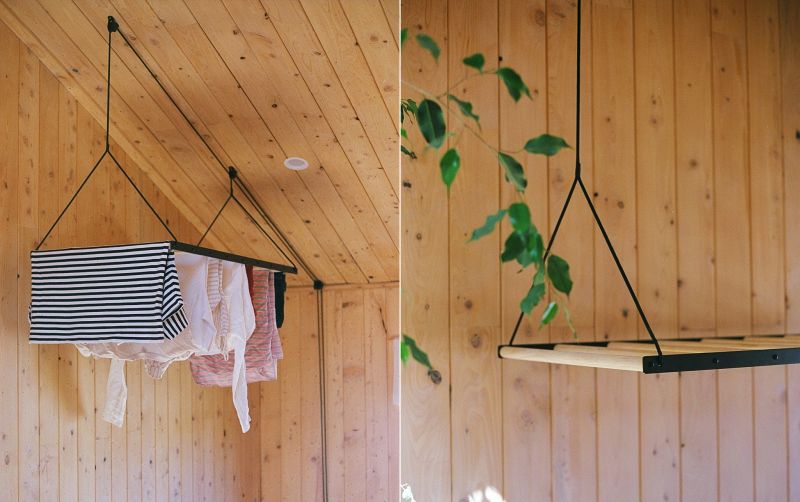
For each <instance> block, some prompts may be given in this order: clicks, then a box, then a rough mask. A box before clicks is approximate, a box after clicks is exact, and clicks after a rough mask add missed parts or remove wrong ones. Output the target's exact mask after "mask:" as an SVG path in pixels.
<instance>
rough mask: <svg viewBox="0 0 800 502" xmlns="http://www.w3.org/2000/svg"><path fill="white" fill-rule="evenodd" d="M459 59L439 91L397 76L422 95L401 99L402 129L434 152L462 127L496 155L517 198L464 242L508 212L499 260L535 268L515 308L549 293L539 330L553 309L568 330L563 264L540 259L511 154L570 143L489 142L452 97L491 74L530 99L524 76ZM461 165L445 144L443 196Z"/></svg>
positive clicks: (474, 117)
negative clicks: (415, 133) (457, 70)
mask: <svg viewBox="0 0 800 502" xmlns="http://www.w3.org/2000/svg"><path fill="white" fill-rule="evenodd" d="M407 39H408V29H407V28H406V29H403V30H402V34H401V40H402V41H401V46H402V45H403V43H404V42H405V41H406V40H407ZM414 39H415V40H416V42H417V45H418V46H419V47H420V48H421V49H423V50H424V51H426V52H428V53H429V54H430V55H431V57H433V59H434V61H435V62H436V63H438V61H439V56H440V55H441V52H442V51H441V49H440V48H439V45H438V44H437V43H436V41H435V40H434V39H433V38H432V37H430V36H429V35H427V34H425V33H417V34H416V36H415V37H414ZM404 50H405V49H404ZM462 63H463V64H464V65H465V66H466V67H467V68H469V71H468V72H467V74H466V75H464V76H463V77H462V78H460V79H459V80H458V81H456V82H455V83H454V84H452V85H451V86H449V87H448V88H447V89H445V90H444V91H443V92H441V93H435V92H431V91H429V90H427V89H423V88H421V87H419V86H417V85H415V84H414V83H411V82H408V81H406V80H402V84H403V86H404V87H405V88H408V89H412V90H414V91H415V92H417V93H418V94H420V95H421V96H422V101H420V102H419V103H417V102H416V101H414V100H413V99H403V100H401V121H403V126H404V127H405V124H406V120H407V121H408V123H409V124H415V125H416V127H417V128H418V130H419V132H420V134H421V135H422V137H423V138H424V140H425V142H426V145H425V148H426V149H433V150H437V151H438V150H440V149H441V148H442V147H443V146H444V145H445V142H446V140H447V139H448V138H450V137H452V136H459V137H460V133H461V132H462V131H468V132H469V133H470V134H471V135H472V136H474V137H475V138H476V139H478V140H479V141H480V142H481V143H482V144H483V145H484V146H485V147H486V148H488V149H489V150H490V151H491V152H492V154H493V155H494V156H495V158H496V159H497V165H498V168H500V169H502V172H503V175H504V179H505V180H506V182H508V183H510V184H511V185H512V186H513V187H514V189H515V193H516V194H517V196H516V198H517V199H519V201H518V202H514V203H512V204H511V205H509V206H508V207H507V208H501V209H500V210H498V212H497V213H495V214H491V215H489V216H487V218H486V221H485V222H484V224H483V225H481V226H480V227H477V228H476V229H475V230H474V231H473V232H472V235H471V237H470V239H469V242H471V241H475V240H478V239H480V238H482V237H484V236H486V235H489V234H491V233H492V232H493V231H494V229H495V228H496V227H497V225H498V224H499V223H500V222H502V220H503V219H504V218H505V217H506V216H508V220H509V223H510V225H511V230H512V231H511V233H510V234H509V235H508V237H507V238H506V240H505V243H504V245H503V250H502V252H501V254H500V260H501V262H503V263H505V262H511V261H514V262H516V263H518V264H519V265H520V266H521V267H522V269H523V270H524V269H525V268H527V267H530V266H533V267H534V269H535V273H534V275H533V279H532V280H531V286H530V288H529V290H528V292H527V294H526V295H525V296H524V297H523V298H522V299H521V301H520V309H521V310H522V311H523V312H524V313H525V314H528V315H530V314H531V313H532V312H533V310H534V309H535V308H536V307H537V306H538V305H539V304H540V303H541V302H542V301H543V300H544V298H545V296H546V295H547V293H548V292H549V296H550V299H551V301H550V302H549V303H548V304H547V305H546V307H545V308H544V311H543V313H542V316H541V319H540V322H539V326H540V328H541V327H543V326H546V325H548V324H549V323H550V322H552V320H553V319H554V318H555V317H556V316H557V314H558V313H559V312H563V313H564V317H565V319H566V321H567V324H568V326H569V327H570V329H571V330H572V332H573V334H574V333H575V330H574V327H573V325H572V320H571V315H570V311H569V309H568V308H567V305H566V301H568V299H569V293H570V292H571V291H572V279H571V278H570V274H569V264H568V263H567V262H566V261H565V260H564V259H563V258H560V257H558V256H555V255H553V256H550V257H549V258H546V257H545V246H544V239H543V237H542V234H541V233H540V232H539V230H538V228H537V227H536V225H535V224H534V223H533V221H532V219H531V212H530V208H529V206H528V204H527V203H526V202H525V200H524V197H523V194H524V192H525V190H526V189H527V187H528V180H527V177H526V175H525V168H524V166H523V164H522V163H521V162H520V161H519V160H517V158H516V157H515V155H518V154H520V153H522V152H527V153H529V154H533V155H544V156H547V157H550V156H553V155H556V154H557V153H558V152H560V151H561V150H563V149H564V148H570V146H569V145H568V144H567V142H566V141H565V140H564V139H563V138H560V137H558V136H553V135H551V134H546V133H545V134H540V135H537V136H534V137H531V138H530V139H529V140H528V141H527V142H526V143H525V144H524V145H522V146H521V147H520V148H519V150H514V151H506V150H501V149H500V148H498V147H495V146H494V145H492V144H491V143H489V142H488V141H487V140H486V139H485V138H484V137H483V135H482V134H481V122H480V114H479V113H478V111H477V110H476V109H475V107H474V106H473V104H472V103H471V102H470V101H468V100H467V99H465V98H464V97H461V96H459V95H458V90H459V88H460V87H461V86H462V84H463V83H464V82H466V81H468V80H471V79H474V78H496V79H498V80H499V81H500V82H502V84H503V86H504V88H505V89H506V92H508V94H509V96H510V97H511V99H513V100H514V102H515V103H517V102H519V101H520V100H521V99H523V98H524V97H527V98H528V99H533V97H532V95H531V92H530V89H529V88H528V85H527V84H526V83H525V80H524V79H523V78H522V76H521V75H520V74H519V73H518V72H517V71H516V70H514V69H513V68H511V67H507V66H504V67H499V68H491V69H486V68H485V65H486V58H485V57H484V55H483V54H481V53H475V54H471V55H468V56H466V57H464V58H463V59H462ZM445 112H447V113H445ZM446 116H447V117H449V118H452V119H454V120H457V121H458V122H460V125H461V126H462V127H461V129H460V130H459V131H457V132H455V133H454V132H453V131H452V130H451V128H448V124H447V122H446V119H445V117H446ZM401 136H402V140H403V141H404V142H405V144H404V145H403V146H402V151H403V153H404V154H405V155H407V156H408V157H410V158H412V159H415V158H416V157H417V154H416V152H415V150H414V149H413V148H412V147H411V144H410V141H409V137H408V134H407V132H406V130H405V129H403V130H402V131H401ZM406 145H408V146H406ZM462 167H463V165H462V158H461V156H460V154H459V152H458V148H457V146H453V145H452V144H451V146H450V147H449V148H447V149H446V151H445V152H444V153H443V154H441V156H440V158H439V169H440V174H441V177H442V182H443V183H444V184H445V186H446V187H447V191H448V195H449V193H450V188H451V186H452V185H453V183H454V182H455V181H456V179H457V177H458V175H459V173H460V172H461V168H462ZM545 260H546V261H547V262H546V263H545ZM557 293H558V294H557ZM412 355H413V354H412Z"/></svg>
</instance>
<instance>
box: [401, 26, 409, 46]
mask: <svg viewBox="0 0 800 502" xmlns="http://www.w3.org/2000/svg"><path fill="white" fill-rule="evenodd" d="M406 38H408V28H403V29H402V30H400V47H403V44H404V43H406Z"/></svg>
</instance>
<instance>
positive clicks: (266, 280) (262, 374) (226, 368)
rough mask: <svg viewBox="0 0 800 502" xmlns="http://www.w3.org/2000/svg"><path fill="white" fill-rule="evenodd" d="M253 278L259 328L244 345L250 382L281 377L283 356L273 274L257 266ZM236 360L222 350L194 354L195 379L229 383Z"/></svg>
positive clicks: (213, 383) (191, 362) (207, 383)
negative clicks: (280, 361)
mask: <svg viewBox="0 0 800 502" xmlns="http://www.w3.org/2000/svg"><path fill="white" fill-rule="evenodd" d="M248 272H249V270H248ZM249 275H250V274H248V276H249ZM252 278H253V280H252V282H251V286H252V288H251V297H252V302H253V309H254V310H255V314H256V329H255V331H253V334H252V335H251V336H250V338H249V339H248V340H247V345H246V347H245V356H244V360H245V375H246V378H247V383H254V382H263V381H267V380H275V379H276V378H277V377H278V366H277V361H278V359H283V348H282V347H281V339H280V337H279V336H278V326H277V325H276V324H275V283H274V274H273V273H272V272H270V271H269V270H264V269H260V268H256V269H253V271H252ZM233 363H234V358H233V357H230V356H228V355H222V354H219V355H212V356H192V358H191V359H189V365H190V367H191V370H192V377H193V378H194V381H195V383H197V384H199V385H204V386H217V387H230V386H231V382H232V380H233Z"/></svg>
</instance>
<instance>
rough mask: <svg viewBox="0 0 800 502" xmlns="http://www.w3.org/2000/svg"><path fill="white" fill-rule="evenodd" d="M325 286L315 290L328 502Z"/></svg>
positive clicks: (324, 492) (324, 485)
mask: <svg viewBox="0 0 800 502" xmlns="http://www.w3.org/2000/svg"><path fill="white" fill-rule="evenodd" d="M322 288H323V284H322V282H321V281H315V283H314V289H315V290H316V292H317V332H318V333H319V336H318V337H317V347H318V350H319V358H318V364H319V396H320V397H319V400H320V408H319V414H320V417H319V419H320V429H321V435H322V437H321V438H320V440H321V443H322V444H321V448H320V450H321V452H320V453H321V455H322V500H324V501H325V502H327V501H328V435H327V427H326V426H325V424H326V408H327V399H326V390H325V340H324V337H323V334H324V332H325V305H324V302H323V294H322Z"/></svg>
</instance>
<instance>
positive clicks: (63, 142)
mask: <svg viewBox="0 0 800 502" xmlns="http://www.w3.org/2000/svg"><path fill="white" fill-rule="evenodd" d="M58 106H59V117H58V118H59V159H58V185H59V192H58V204H59V207H64V206H65V205H66V204H67V202H68V201H69V199H70V197H72V194H73V193H74V192H75V189H76V188H77V181H76V180H77V177H78V176H81V174H79V167H78V165H77V141H78V138H77V137H78V134H77V132H78V131H77V129H78V116H77V115H78V106H77V103H76V101H75V99H74V98H73V97H72V96H71V95H70V94H69V93H68V92H67V90H66V89H65V88H64V87H61V88H60V89H59V97H58ZM81 168H82V169H85V171H80V172H82V173H86V172H88V168H86V167H83V166H81ZM83 176H85V174H83ZM77 212H78V211H77V208H72V210H70V211H68V212H67V213H65V214H64V217H63V218H62V219H61V222H60V223H59V226H60V228H59V241H58V245H59V246H64V247H70V246H75V245H76V244H77V228H78V225H77V223H78V219H77ZM90 214H91V213H90ZM87 216H89V215H87ZM77 357H78V354H77V351H76V350H75V347H73V346H71V345H59V347H58V402H59V406H60V408H61V409H60V411H61V412H60V413H59V417H58V443H59V452H58V455H59V457H58V474H59V497H60V498H61V499H64V500H70V499H78V497H79V484H78V481H79V480H78V462H77V459H78V428H77V426H78V403H79V402H78V382H77V380H78V360H77ZM87 384H88V385H91V384H90V383H88V382H87Z"/></svg>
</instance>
